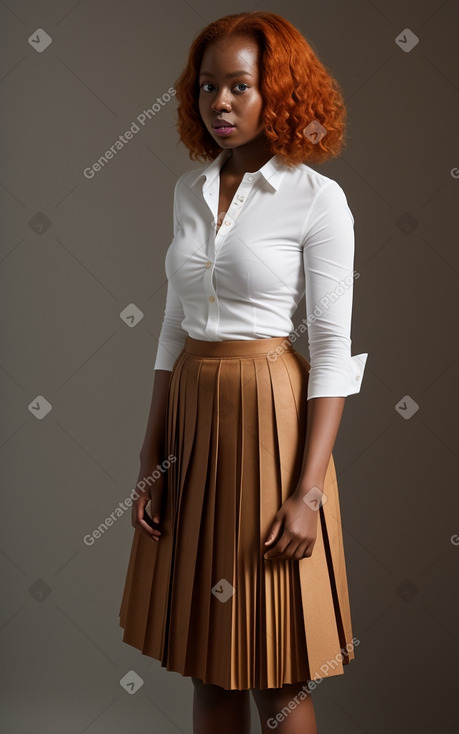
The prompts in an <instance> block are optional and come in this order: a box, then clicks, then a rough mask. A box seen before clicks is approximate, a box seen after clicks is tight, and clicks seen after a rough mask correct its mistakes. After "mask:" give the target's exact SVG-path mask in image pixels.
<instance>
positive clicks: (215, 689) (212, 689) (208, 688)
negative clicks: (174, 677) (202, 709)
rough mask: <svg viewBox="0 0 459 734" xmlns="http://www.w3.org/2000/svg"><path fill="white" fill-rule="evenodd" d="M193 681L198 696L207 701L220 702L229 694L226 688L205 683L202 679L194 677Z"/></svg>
mask: <svg viewBox="0 0 459 734" xmlns="http://www.w3.org/2000/svg"><path fill="white" fill-rule="evenodd" d="M191 680H192V681H193V685H194V690H195V692H196V693H197V695H198V696H199V697H200V698H203V699H205V700H206V701H209V702H212V701H219V700H221V699H222V698H223V697H224V696H225V694H228V693H229V691H227V690H225V688H222V687H221V686H217V685H214V684H213V683H204V682H203V681H202V680H201V679H200V678H195V677H194V676H192V677H191Z"/></svg>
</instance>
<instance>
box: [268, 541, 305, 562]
mask: <svg viewBox="0 0 459 734" xmlns="http://www.w3.org/2000/svg"><path fill="white" fill-rule="evenodd" d="M314 544H315V540H310V539H307V540H304V539H303V540H301V539H299V538H290V540H289V539H288V538H285V537H284V535H283V536H282V537H281V538H279V540H278V541H277V543H276V545H274V546H273V547H272V548H270V550H269V551H266V553H265V554H264V558H265V559H266V560H267V561H270V560H273V561H278V560H290V561H300V560H301V559H302V558H309V557H310V556H311V555H312V551H313V548H314Z"/></svg>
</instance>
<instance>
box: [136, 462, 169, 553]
mask: <svg viewBox="0 0 459 734" xmlns="http://www.w3.org/2000/svg"><path fill="white" fill-rule="evenodd" d="M158 465H159V462H158ZM158 465H156V464H155V465H153V462H149V463H148V465H146V464H142V465H141V467H140V471H139V476H138V478H137V484H136V492H137V494H138V495H140V496H139V497H138V498H137V499H133V501H132V510H131V525H132V526H133V527H134V528H135V529H136V530H138V531H139V532H140V533H141V534H142V535H144V536H145V537H146V538H149V539H151V540H154V541H156V542H158V540H159V538H160V537H161V528H160V522H161V501H162V496H163V491H164V488H165V479H166V473H165V472H164V473H163V472H160V474H161V476H159V477H157V478H155V479H154V480H153V479H152V478H151V476H152V474H153V472H154V471H155V469H157V466H158ZM147 477H150V481H149V483H147V482H146V478H147ZM149 502H150V513H148V511H147V509H146V506H147V504H148V503H149Z"/></svg>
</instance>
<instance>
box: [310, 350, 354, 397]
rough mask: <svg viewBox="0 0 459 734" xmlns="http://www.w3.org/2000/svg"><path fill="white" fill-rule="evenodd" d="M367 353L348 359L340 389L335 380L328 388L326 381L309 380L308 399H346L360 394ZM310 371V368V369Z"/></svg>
mask: <svg viewBox="0 0 459 734" xmlns="http://www.w3.org/2000/svg"><path fill="white" fill-rule="evenodd" d="M367 357H368V352H362V353H361V354H356V355H355V356H354V357H350V359H349V363H348V368H347V373H346V374H345V375H343V382H342V385H341V387H339V386H338V387H337V385H336V380H335V382H334V384H332V382H330V387H328V386H327V385H326V381H323V380H322V384H320V379H319V380H316V382H315V383H314V381H312V380H311V379H309V383H308V397H307V399H308V400H310V399H311V398H325V397H343V398H346V397H347V396H348V395H355V394H356V393H359V392H360V388H361V387H362V380H363V374H364V372H365V365H366V362H367ZM311 369H312V368H311Z"/></svg>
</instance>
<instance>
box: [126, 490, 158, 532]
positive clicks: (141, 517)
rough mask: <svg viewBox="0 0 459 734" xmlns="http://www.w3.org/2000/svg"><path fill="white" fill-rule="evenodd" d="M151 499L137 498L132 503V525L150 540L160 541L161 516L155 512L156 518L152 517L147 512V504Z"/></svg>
mask: <svg viewBox="0 0 459 734" xmlns="http://www.w3.org/2000/svg"><path fill="white" fill-rule="evenodd" d="M149 501H150V498H149V497H141V498H139V499H138V500H136V501H135V502H134V503H133V505H132V513H131V525H132V527H133V528H135V529H136V530H138V531H139V533H140V534H141V535H143V536H144V537H145V538H148V539H149V540H154V541H155V542H158V540H159V538H160V536H161V530H160V526H159V519H160V518H159V516H158V513H156V512H155V515H154V517H155V519H152V518H151V516H150V515H149V513H148V512H147V509H146V506H147V504H148V502H149Z"/></svg>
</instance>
